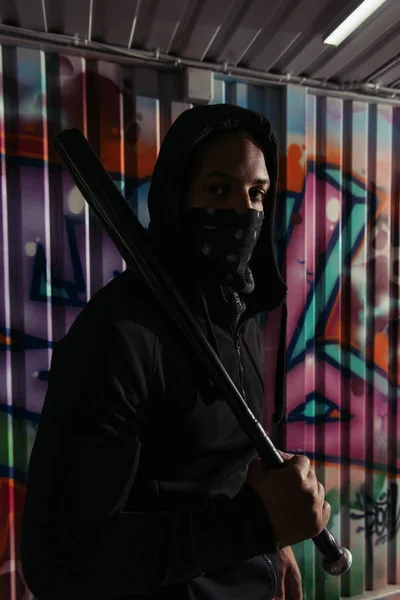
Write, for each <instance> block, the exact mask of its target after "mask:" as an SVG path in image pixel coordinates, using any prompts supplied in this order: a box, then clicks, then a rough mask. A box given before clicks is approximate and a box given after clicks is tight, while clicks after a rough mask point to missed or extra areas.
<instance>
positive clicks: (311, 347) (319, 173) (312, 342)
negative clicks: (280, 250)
mask: <svg viewBox="0 0 400 600" xmlns="http://www.w3.org/2000/svg"><path fill="white" fill-rule="evenodd" d="M328 169H329V171H331V172H332V171H333V172H340V169H338V167H337V166H336V165H331V164H329V163H320V164H317V163H315V162H314V161H312V160H310V161H308V166H307V174H310V173H311V174H315V176H316V177H317V179H320V180H321V181H324V182H326V183H329V184H330V185H332V186H333V187H334V188H336V189H338V190H339V191H341V192H342V193H343V194H346V195H347V196H348V199H349V203H350V206H351V207H350V209H349V210H348V211H346V212H345V217H346V218H345V219H343V220H342V222H341V225H339V224H338V225H337V226H336V228H335V230H334V231H333V232H332V236H331V239H330V240H329V243H328V245H327V247H326V248H325V251H324V252H322V253H321V254H320V255H319V259H318V264H317V267H316V272H315V274H314V281H312V282H311V281H309V280H308V279H307V283H308V284H309V286H310V287H309V290H308V293H307V298H306V302H305V305H304V307H303V310H302V313H301V315H300V318H299V320H298V326H297V327H296V329H295V331H294V333H293V336H292V338H291V340H290V341H289V344H288V348H287V372H289V371H290V370H291V369H293V368H294V367H295V366H296V365H297V364H299V363H301V362H302V361H303V360H304V357H305V355H306V353H307V352H309V351H312V352H315V353H316V356H317V357H318V358H321V359H322V360H324V361H326V362H328V363H329V364H332V365H333V366H335V367H336V368H338V367H339V366H340V368H341V369H342V368H343V365H341V364H339V363H338V362H337V361H335V360H334V359H333V358H332V357H331V356H328V355H327V353H326V351H325V348H326V347H327V346H329V345H333V344H336V345H337V342H334V341H332V340H327V341H319V342H317V341H316V340H318V339H319V338H320V337H321V335H322V334H323V331H324V327H325V324H326V321H327V319H328V318H329V316H330V314H331V311H332V309H333V307H334V305H335V302H336V299H337V296H338V294H339V292H340V283H341V275H340V273H339V274H338V276H337V280H336V282H335V284H334V285H333V287H332V289H331V291H330V296H329V298H328V301H327V302H326V304H325V306H324V308H323V309H322V310H321V311H320V312H319V314H318V317H317V323H316V327H315V334H314V336H313V338H311V339H308V340H306V347H305V348H304V349H303V350H301V351H300V352H299V353H298V354H297V356H294V351H295V348H296V346H297V343H298V341H299V338H300V337H301V336H302V335H304V326H305V322H306V318H307V313H308V311H309V309H310V307H311V304H312V302H313V300H314V298H315V294H316V290H317V288H318V285H319V284H320V282H321V279H322V277H323V275H324V273H325V271H326V267H327V264H328V263H329V259H330V257H331V256H332V253H333V252H334V250H335V249H336V248H337V244H338V241H339V239H340V235H341V233H342V232H343V230H344V229H345V228H346V227H347V226H348V225H349V223H350V220H351V217H352V212H353V210H354V207H356V206H357V205H365V202H366V198H365V197H360V196H357V195H356V194H354V193H353V192H352V191H350V189H349V188H350V186H351V185H352V186H353V187H354V186H358V187H359V188H360V189H361V190H362V191H364V192H365V195H366V197H367V198H369V199H370V197H371V193H372V192H371V191H369V190H368V189H367V188H366V187H365V185H364V183H363V182H362V181H361V180H360V179H358V178H357V177H355V176H354V175H349V176H345V177H343V182H342V184H340V183H339V182H338V181H337V179H336V178H335V177H333V176H332V175H330V174H329V172H327V171H328ZM344 182H346V184H345V183H344ZM287 195H288V197H290V199H291V200H294V202H293V206H292V212H291V214H290V218H289V225H288V231H287V236H286V243H285V247H286V248H287V246H288V245H289V242H290V238H291V236H292V233H293V229H294V223H292V219H291V217H292V216H293V215H294V214H296V213H297V212H298V211H299V209H300V207H301V203H302V201H303V200H304V197H305V185H304V186H303V190H302V192H301V193H293V194H292V193H291V192H290V191H289V192H288V193H287ZM364 235H365V223H363V225H362V227H361V228H360V231H359V232H358V234H357V236H356V237H355V240H354V242H353V244H352V247H351V248H350V249H349V252H348V253H347V255H346V258H345V259H346V265H347V266H350V265H351V262H352V260H353V258H354V256H355V254H356V253H357V251H358V250H359V248H360V246H361V244H362V242H363V240H364ZM344 351H347V352H350V354H353V355H354V356H355V357H357V358H360V359H362V360H363V361H364V362H365V356H364V355H363V354H362V353H361V352H360V351H357V349H356V348H354V347H350V348H349V349H347V350H346V349H345V348H342V347H341V352H342V353H343V352H344ZM365 369H366V371H368V370H373V371H375V372H376V373H377V374H379V375H380V376H382V377H384V378H386V379H387V374H386V372H385V371H384V370H383V369H381V368H380V367H378V366H377V365H376V364H375V363H373V362H372V361H370V362H368V363H366V362H365ZM344 371H345V372H346V373H348V374H351V375H353V374H354V371H353V370H352V369H351V368H349V367H347V368H345V369H344ZM357 375H358V374H357ZM369 381H371V378H369V377H367V381H366V383H367V382H369ZM390 385H391V384H390V383H389V386H390Z"/></svg>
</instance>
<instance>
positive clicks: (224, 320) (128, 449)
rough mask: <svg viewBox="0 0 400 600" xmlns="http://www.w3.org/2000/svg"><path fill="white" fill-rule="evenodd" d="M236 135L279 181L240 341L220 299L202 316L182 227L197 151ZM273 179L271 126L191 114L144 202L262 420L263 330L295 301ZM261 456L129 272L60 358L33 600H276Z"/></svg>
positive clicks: (104, 293) (30, 533) (33, 464)
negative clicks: (266, 315)
mask: <svg viewBox="0 0 400 600" xmlns="http://www.w3.org/2000/svg"><path fill="white" fill-rule="evenodd" d="M232 127H241V128H245V129H247V130H248V131H249V132H250V133H251V134H252V135H253V136H254V137H255V138H256V139H257V141H258V142H259V143H260V144H261V145H262V147H263V148H264V152H265V156H266V163H267V168H268V171H269V175H270V178H271V187H270V190H269V192H268V196H267V202H266V205H265V213H266V214H265V220H264V224H263V230H262V233H261V235H260V238H259V241H258V243H257V246H256V248H255V251H254V253H253V258H252V261H251V263H250V266H251V269H252V271H253V275H254V279H255V291H254V292H253V294H251V296H250V298H248V299H247V302H246V303H247V311H246V313H245V315H244V316H243V317H242V322H241V324H240V326H239V328H238V329H237V331H232V329H231V327H230V326H229V322H230V321H229V314H227V311H226V304H224V301H223V300H221V295H219V294H218V293H215V297H214V298H213V297H212V295H211V299H210V295H208V300H205V303H204V299H205V296H204V294H203V293H202V291H201V290H200V293H198V292H199V287H198V286H196V285H194V286H193V285H188V282H190V281H191V282H192V283H193V281H195V280H194V279H193V277H192V276H193V273H184V272H183V271H182V269H183V268H184V266H185V265H184V264H183V262H182V261H181V260H180V258H179V256H180V254H179V240H180V239H181V238H180V232H179V225H178V224H179V218H178V212H179V210H180V206H179V198H181V196H182V189H181V182H182V181H183V179H184V170H185V164H186V160H187V157H188V155H189V154H190V150H191V149H192V148H193V145H194V144H195V143H196V142H197V141H200V139H202V138H203V137H204V136H205V135H207V134H208V133H211V132H212V131H216V130H218V129H219V130H222V129H227V128H232ZM276 164H277V152H276V144H275V140H274V136H273V134H272V132H271V129H270V125H269V123H268V122H267V121H266V120H265V119H264V118H263V117H262V116H260V115H257V114H255V113H253V112H251V111H248V110H244V109H241V108H238V107H233V106H228V105H214V106H206V107H197V108H194V109H191V110H189V111H187V112H185V113H183V114H182V115H181V116H180V117H179V118H178V119H177V121H176V122H175V123H174V125H173V126H172V127H171V129H170V130H169V132H168V133H167V135H166V138H165V140H164V143H163V145H162V148H161V150H160V153H159V157H158V160H157V164H156V167H155V170H154V174H153V179H152V184H151V188H150V193H149V210H150V216H151V223H150V227H149V234H150V239H151V243H152V245H153V247H154V250H155V251H156V252H157V253H158V255H159V257H160V258H161V260H162V261H163V264H164V266H165V268H167V269H168V270H169V271H170V273H171V275H173V277H174V278H175V281H176V283H177V285H178V286H179V288H180V289H181V291H182V292H183V293H185V291H186V292H187V293H186V294H185V295H186V298H187V300H188V302H189V303H190V305H191V307H192V309H193V311H194V313H195V315H196V317H197V319H198V322H199V324H200V326H201V327H202V328H203V330H204V331H205V333H206V334H207V335H208V334H209V332H210V330H211V331H212V337H213V339H214V341H215V342H216V344H217V347H218V351H219V353H220V357H221V360H222V362H223V364H224V366H225V368H226V369H227V370H228V372H229V374H230V375H231V377H232V379H233V381H234V382H235V384H236V385H237V386H238V388H239V389H241V390H242V392H243V393H244V394H245V395H246V398H247V400H248V402H249V404H250V406H251V408H252V410H253V411H254V413H255V415H256V416H257V417H258V418H259V419H261V418H262V411H263V402H264V389H263V381H262V377H261V375H260V368H259V364H258V363H259V360H260V332H259V326H258V325H257V320H256V316H257V315H258V314H259V313H260V312H262V311H268V310H271V309H273V308H275V307H276V306H278V305H279V304H281V303H282V302H283V300H284V296H285V290H286V288H285V285H284V283H283V281H282V279H281V277H280V274H279V272H278V269H277V265H276V261H275V256H274V249H273V243H272V230H273V213H274V204H275V196H276V179H277V166H276ZM172 240H174V243H172ZM189 290H191V291H190V293H189ZM193 290H194V291H193ZM192 292H193V293H192ZM199 298H201V299H202V300H203V302H200V301H199ZM228 312H229V311H228ZM254 455H255V453H254V450H253V448H252V447H251V445H250V444H249V442H248V440H247V438H246V436H245V434H244V433H243V431H242V430H241V428H240V426H239V425H238V423H237V421H236V419H235V417H234V416H233V414H232V412H231V411H230V409H229V407H228V406H227V404H226V403H225V402H223V401H222V400H221V399H218V398H216V396H215V393H214V391H213V388H212V385H210V383H209V382H208V380H207V378H206V377H205V376H204V373H203V372H202V369H201V368H200V366H199V365H198V364H197V363H196V361H195V360H194V359H193V357H192V355H191V353H190V351H189V349H188V348H187V347H186V346H185V341H184V340H182V339H181V338H180V336H179V334H178V333H177V331H176V329H175V328H174V326H173V325H172V324H171V323H170V322H169V320H168V318H166V317H165V315H164V314H163V311H162V309H161V307H160V306H159V304H158V302H157V300H156V299H154V298H152V297H151V295H150V293H149V292H148V291H147V290H146V289H145V288H144V286H143V284H142V282H141V281H140V280H139V279H138V278H137V277H136V275H135V274H133V273H132V272H131V271H129V270H128V271H126V272H125V273H123V274H122V275H120V276H118V277H116V278H115V279H114V280H113V281H112V282H110V283H109V284H108V285H107V286H106V287H104V288H103V289H102V290H100V292H98V293H97V294H96V295H95V296H94V297H93V298H92V300H91V301H90V302H89V303H88V305H87V306H86V308H85V309H84V310H83V311H82V313H81V314H80V315H79V317H78V318H77V320H76V321H75V323H74V324H73V326H72V327H71V329H70V331H69V332H68V334H67V335H66V336H65V337H64V338H63V339H62V340H61V341H60V342H59V343H57V344H56V346H55V349H54V352H53V357H52V365H51V370H50V375H49V385H48V392H47V395H46V399H45V402H44V406H43V410H42V414H41V418H40V423H39V427H38V431H37V436H36V439H35V443H34V447H33V450H32V455H31V458H30V464H29V472H28V481H27V495H26V504H25V511H24V518H23V530H22V543H21V555H22V566H23V571H24V575H25V578H26V581H27V583H28V586H29V587H30V589H31V591H32V592H33V593H34V594H35V596H36V597H37V598H38V600H64V599H65V600H66V599H68V600H70V599H71V598H72V599H73V600H92V599H93V600H114V599H115V600H116V599H117V598H125V599H126V600H127V599H131V600H134V599H136V600H138V599H139V598H145V597H146V598H152V599H154V600H166V599H167V598H168V599H171V600H172V599H174V600H186V599H187V600H189V599H193V600H195V599H196V600H197V599H199V600H203V599H204V600H217V599H218V600H224V599H225V598H226V599H228V598H229V599H233V598H238V599H243V600H261V599H262V600H268V598H272V596H273V594H274V589H275V585H276V581H277V570H278V565H277V561H276V554H275V552H276V547H275V541H274V535H273V529H272V526H271V523H270V521H269V519H268V516H267V513H266V511H265V509H264V507H263V505H262V503H261V500H260V499H259V497H258V495H257V494H256V493H255V492H254V490H253V489H252V488H251V487H250V486H249V485H247V484H246V483H245V479H246V473H247V465H248V463H249V462H250V460H251V459H252V458H253V457H254ZM271 493H273V490H271Z"/></svg>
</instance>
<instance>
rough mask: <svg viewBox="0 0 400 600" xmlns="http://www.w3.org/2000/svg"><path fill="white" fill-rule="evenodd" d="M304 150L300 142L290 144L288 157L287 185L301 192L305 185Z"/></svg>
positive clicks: (292, 190)
mask: <svg viewBox="0 0 400 600" xmlns="http://www.w3.org/2000/svg"><path fill="white" fill-rule="evenodd" d="M304 179H305V165H304V152H303V150H302V149H301V148H300V146H299V145H298V144H290V146H289V148H288V152H287V159H286V187H287V189H288V190H289V191H290V192H298V193H300V192H301V191H302V189H303V187H304Z"/></svg>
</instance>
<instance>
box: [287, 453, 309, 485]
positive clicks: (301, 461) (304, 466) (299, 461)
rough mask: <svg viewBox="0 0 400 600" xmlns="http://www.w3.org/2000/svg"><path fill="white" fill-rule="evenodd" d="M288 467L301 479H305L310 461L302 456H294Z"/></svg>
mask: <svg viewBox="0 0 400 600" xmlns="http://www.w3.org/2000/svg"><path fill="white" fill-rule="evenodd" d="M288 466H290V467H292V468H293V469H294V470H295V471H297V473H298V474H299V475H301V477H302V478H304V479H305V478H306V477H307V476H308V474H309V472H310V469H311V463H310V459H309V458H307V456H304V455H302V454H296V455H295V456H293V458H291V459H290V460H289V462H288Z"/></svg>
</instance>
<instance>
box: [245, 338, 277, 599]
mask: <svg viewBox="0 0 400 600" xmlns="http://www.w3.org/2000/svg"><path fill="white" fill-rule="evenodd" d="M240 330H241V326H240V327H239V329H238V330H237V331H236V334H235V347H236V356H237V359H238V365H239V373H240V387H241V392H242V395H243V398H244V399H245V401H246V404H247V405H248V406H250V405H249V401H248V398H247V393H246V381H245V376H244V368H243V358H242V349H241V347H240ZM264 557H265V560H266V562H267V564H268V566H269V568H270V571H271V573H272V578H273V582H274V590H276V589H277V587H278V574H277V572H276V568H275V565H274V561H273V560H272V558H271V557H270V555H269V554H264Z"/></svg>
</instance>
